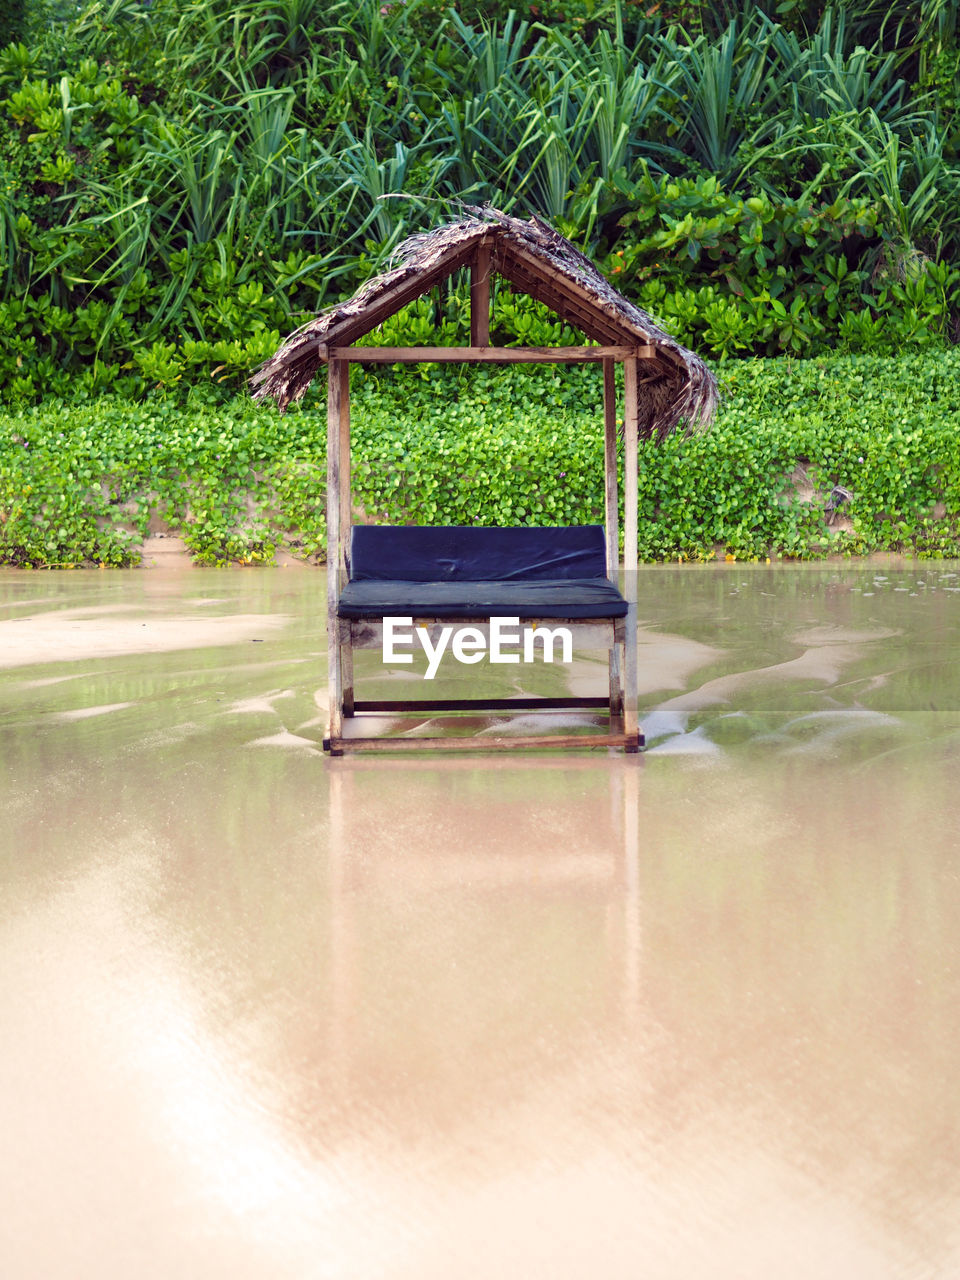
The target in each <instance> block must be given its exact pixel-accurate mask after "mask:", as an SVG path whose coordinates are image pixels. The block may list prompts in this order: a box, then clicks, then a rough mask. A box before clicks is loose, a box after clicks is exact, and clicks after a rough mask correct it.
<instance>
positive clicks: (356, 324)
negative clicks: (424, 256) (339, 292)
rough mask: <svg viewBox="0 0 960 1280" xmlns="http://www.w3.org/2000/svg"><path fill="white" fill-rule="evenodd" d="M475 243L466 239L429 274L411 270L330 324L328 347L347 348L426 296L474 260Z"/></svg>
mask: <svg viewBox="0 0 960 1280" xmlns="http://www.w3.org/2000/svg"><path fill="white" fill-rule="evenodd" d="M475 246H476V240H474V239H472V238H471V239H468V240H467V241H466V242H465V243H464V244H463V245H461V246H460V247H459V249H458V251H457V252H456V253H455V254H452V255H451V256H450V257H449V258H443V259H441V260H440V262H438V263H437V264H436V266H435V267H434V268H433V269H432V270H429V271H413V270H411V271H410V273H409V274H408V275H405V276H403V278H402V279H400V280H398V281H397V283H396V284H395V285H392V286H391V287H390V288H389V289H387V290H385V291H384V292H383V293H382V294H381V295H380V297H379V298H377V299H376V300H375V301H373V302H371V303H370V304H369V305H368V306H366V307H364V308H363V310H361V311H359V312H358V313H357V314H356V315H351V316H346V317H345V318H344V319H342V320H340V321H338V322H337V323H336V324H334V325H332V326H331V327H330V329H328V330H327V332H326V333H325V334H324V336H323V341H324V342H326V343H327V344H328V345H329V346H337V347H346V346H349V345H350V343H352V342H355V341H356V339H357V338H360V337H362V336H363V335H364V334H365V333H369V332H370V330H371V329H375V328H376V327H377V325H378V324H381V323H382V322H383V321H384V320H387V319H389V317H390V316H392V315H394V314H396V312H398V311H399V310H400V308H401V307H405V306H406V305H407V303H408V302H413V301H414V300H415V299H416V298H420V297H422V296H423V294H425V293H429V292H430V290H431V289H432V288H433V286H434V285H435V284H438V283H439V282H440V281H441V280H445V279H446V278H447V276H451V275H453V273H454V271H459V270H460V268H461V267H463V266H466V264H467V263H468V262H469V261H470V259H471V258H472V257H473V254H474V252H475Z"/></svg>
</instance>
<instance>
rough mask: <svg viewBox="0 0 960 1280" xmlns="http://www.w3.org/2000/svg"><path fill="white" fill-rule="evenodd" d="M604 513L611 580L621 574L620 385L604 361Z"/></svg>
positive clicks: (610, 363) (608, 574)
mask: <svg viewBox="0 0 960 1280" xmlns="http://www.w3.org/2000/svg"><path fill="white" fill-rule="evenodd" d="M603 481H604V483H603V514H604V526H605V530H606V538H607V577H608V578H609V579H610V581H611V582H616V581H617V576H618V574H619V572H620V504H619V495H620V486H619V482H618V479H617V382H616V368H615V366H614V362H613V360H612V359H610V358H607V359H605V360H604V362H603Z"/></svg>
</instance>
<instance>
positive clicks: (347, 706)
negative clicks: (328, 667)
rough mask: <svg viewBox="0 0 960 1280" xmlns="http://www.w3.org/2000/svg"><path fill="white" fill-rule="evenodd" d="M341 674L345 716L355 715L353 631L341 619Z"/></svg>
mask: <svg viewBox="0 0 960 1280" xmlns="http://www.w3.org/2000/svg"><path fill="white" fill-rule="evenodd" d="M340 672H341V676H340V679H341V687H342V693H343V714H344V715H345V716H352V715H353V630H352V624H351V623H350V622H349V621H348V620H347V619H346V618H341V619H340Z"/></svg>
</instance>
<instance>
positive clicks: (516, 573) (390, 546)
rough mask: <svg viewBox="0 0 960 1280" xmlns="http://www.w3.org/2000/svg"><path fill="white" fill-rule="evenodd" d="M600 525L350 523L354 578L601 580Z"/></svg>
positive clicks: (604, 568) (603, 573)
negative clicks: (506, 526) (497, 526)
mask: <svg viewBox="0 0 960 1280" xmlns="http://www.w3.org/2000/svg"><path fill="white" fill-rule="evenodd" d="M606 573H607V566H606V555H605V547H604V537H603V527H602V526H601V525H573V526H568V527H563V528H552V529H551V528H547V529H540V528H535V527H533V526H531V525H524V526H522V527H520V528H515V529H487V528H471V527H467V526H461V525H452V526H399V527H398V526H392V525H370V524H365V525H355V526H354V529H353V539H352V543H351V561H350V578H351V581H353V582H367V581H375V582H383V581H393V582H434V583H438V582H472V583H478V582H512V581H514V580H521V581H523V582H556V581H569V580H574V579H577V580H580V579H584V578H606Z"/></svg>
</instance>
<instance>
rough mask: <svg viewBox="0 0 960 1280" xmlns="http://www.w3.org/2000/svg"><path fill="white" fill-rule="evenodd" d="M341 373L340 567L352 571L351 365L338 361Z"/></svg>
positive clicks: (344, 361)
mask: <svg viewBox="0 0 960 1280" xmlns="http://www.w3.org/2000/svg"><path fill="white" fill-rule="evenodd" d="M336 365H337V368H338V369H339V371H340V492H339V501H340V567H341V568H342V569H344V570H345V571H347V572H349V570H350V535H351V532H352V530H353V492H352V486H351V472H350V365H349V363H348V362H347V361H346V360H337V361H336Z"/></svg>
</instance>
